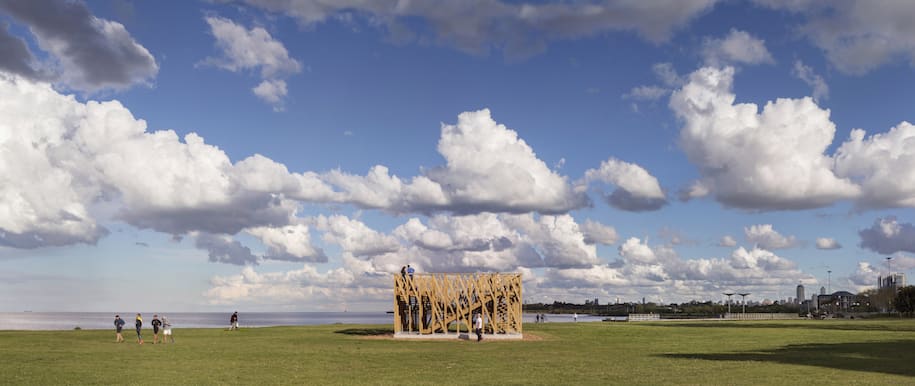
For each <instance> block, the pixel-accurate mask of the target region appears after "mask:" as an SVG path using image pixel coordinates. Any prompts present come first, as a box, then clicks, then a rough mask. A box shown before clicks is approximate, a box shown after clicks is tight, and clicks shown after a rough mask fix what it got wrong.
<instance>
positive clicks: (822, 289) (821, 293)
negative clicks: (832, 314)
mask: <svg viewBox="0 0 915 386" xmlns="http://www.w3.org/2000/svg"><path fill="white" fill-rule="evenodd" d="M820 295H826V287H820Z"/></svg>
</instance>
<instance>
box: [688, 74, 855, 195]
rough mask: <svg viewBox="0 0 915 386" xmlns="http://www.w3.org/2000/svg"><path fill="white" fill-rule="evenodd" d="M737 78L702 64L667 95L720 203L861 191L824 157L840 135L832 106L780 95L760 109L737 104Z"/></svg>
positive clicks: (695, 159)
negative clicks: (831, 116)
mask: <svg viewBox="0 0 915 386" xmlns="http://www.w3.org/2000/svg"><path fill="white" fill-rule="evenodd" d="M733 78H734V69H733V68H731V67H726V68H723V69H719V68H712V67H705V68H701V69H699V70H697V71H696V72H694V73H693V74H692V75H690V78H689V82H688V83H687V84H686V85H684V86H683V88H682V89H680V90H678V91H676V92H674V94H673V95H672V96H671V100H670V106H671V108H672V109H673V110H674V112H675V113H676V115H677V116H678V117H679V118H680V119H681V120H682V121H683V128H682V129H681V131H680V147H681V148H682V149H683V150H684V151H685V152H686V155H687V156H688V158H689V160H690V162H692V163H693V164H694V165H696V166H697V167H699V171H700V173H701V174H702V176H703V179H702V181H701V183H702V186H704V187H706V188H708V190H709V191H710V192H711V193H712V194H714V196H715V198H716V199H717V200H718V201H720V202H722V203H724V204H725V205H728V206H733V207H738V208H746V209H767V210H779V209H804V208H816V207H822V206H826V205H830V204H832V203H833V202H835V201H837V200H840V199H850V198H855V197H857V196H858V195H859V194H860V188H859V187H858V186H857V185H855V184H854V183H853V182H852V181H849V180H848V179H845V178H841V177H840V176H837V175H836V173H834V172H833V170H832V159H831V158H830V157H828V156H826V155H824V151H825V150H826V148H827V147H828V146H829V145H830V143H831V142H832V140H833V137H834V135H835V125H834V124H833V123H832V122H831V121H830V120H829V111H827V110H823V109H820V108H819V107H817V105H816V104H815V103H814V102H813V100H812V99H810V98H803V99H778V100H776V101H774V102H768V103H766V105H765V106H764V107H763V109H762V111H759V109H758V107H757V106H756V105H755V104H752V103H740V104H735V103H734V99H735V95H734V94H733V92H732V82H733Z"/></svg>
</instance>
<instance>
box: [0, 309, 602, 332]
mask: <svg viewBox="0 0 915 386" xmlns="http://www.w3.org/2000/svg"><path fill="white" fill-rule="evenodd" d="M117 314H119V313H117V312H0V330H72V329H74V328H76V327H77V326H78V327H79V328H81V329H90V330H100V329H114V315H117ZM142 314H143V328H151V327H150V324H149V323H150V322H151V321H152V318H153V315H154V314H158V315H159V317H160V318H161V317H162V316H163V315H164V316H167V317H168V321H169V323H171V324H172V327H173V328H175V329H178V328H225V327H228V326H229V316H231V315H232V314H231V313H225V312H166V313H152V312H142ZM120 315H121V319H124V321H125V322H127V324H126V325H125V326H124V329H125V330H128V331H129V330H130V329H131V328H133V323H134V318H135V317H136V313H133V312H127V313H120ZM603 318H604V317H601V316H590V315H583V314H579V315H578V322H599V321H601V320H603ZM238 321H239V325H241V327H244V328H251V327H271V326H303V325H317V324H341V323H342V324H391V325H393V324H394V315H393V314H387V313H384V312H239V313H238ZM522 321H523V322H524V323H534V314H524V316H523V318H522ZM574 321H575V320H574V319H573V317H572V315H568V314H562V315H554V314H547V315H546V322H547V323H567V322H574Z"/></svg>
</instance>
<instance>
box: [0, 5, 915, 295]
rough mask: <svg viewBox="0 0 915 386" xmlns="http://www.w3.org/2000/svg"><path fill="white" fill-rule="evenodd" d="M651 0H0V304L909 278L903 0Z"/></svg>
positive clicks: (911, 194)
mask: <svg viewBox="0 0 915 386" xmlns="http://www.w3.org/2000/svg"><path fill="white" fill-rule="evenodd" d="M669 3H671V2H668V1H657V2H626V1H611V2H598V1H593V2H592V1H582V2H559V3H553V2H534V3H526V2H523V1H522V2H503V1H498V0H484V1H479V2H463V1H456V2H448V1H445V2H428V1H413V2H394V1H390V2H387V1H379V2H371V3H368V4H363V3H361V2H358V1H354V2H347V1H342V2H332V3H328V4H325V3H324V2H320V1H261V0H247V1H217V2H193V1H188V2H184V1H180V2H179V1H174V2H156V3H150V2H132V1H125V0H118V1H115V0H112V1H97V2H91V3H83V2H60V1H34V2H27V3H25V2H15V1H6V0H0V27H2V28H0V52H2V55H0V57H2V58H3V59H0V94H2V96H0V101H2V102H0V278H2V280H0V290H2V291H3V292H4V293H8V294H14V295H15V296H6V297H3V298H2V299H0V310H5V311H19V310H36V311H38V310H49V311H53V310H64V311H108V310H125V311H129V310H132V309H137V310H139V309H142V310H150V309H159V310H163V311H193V310H225V309H247V310H306V311H308V310H314V311H323V310H330V311H337V310H342V309H350V310H355V309H365V310H385V309H388V308H389V307H390V305H389V303H390V286H391V279H390V278H391V275H392V274H394V273H396V272H398V271H399V270H400V267H402V266H403V265H406V264H411V265H414V266H416V267H417V268H418V270H419V271H420V272H486V271H503V272H521V273H523V275H524V280H525V300H526V301H530V302H539V301H548V302H552V301H554V300H560V301H571V302H583V301H584V300H585V299H593V298H599V299H600V300H601V301H602V302H608V301H615V300H616V299H619V300H621V301H635V300H641V299H642V298H645V299H646V300H650V301H663V302H668V301H671V302H679V301H689V300H707V299H711V300H716V301H717V300H721V299H722V298H723V296H722V295H721V293H722V292H734V291H739V292H751V293H753V295H752V297H751V299H754V300H757V301H762V300H764V299H769V300H780V299H785V298H788V297H790V296H794V288H795V286H796V285H797V284H799V283H802V284H804V285H805V286H806V287H807V288H808V290H807V293H808V294H810V293H813V291H814V289H816V288H819V287H821V286H827V281H828V282H829V283H828V286H829V287H830V289H832V290H849V291H853V292H854V291H861V290H865V289H867V288H869V287H873V286H874V285H875V283H876V280H877V276H878V275H884V274H886V272H887V271H888V270H893V271H899V272H905V273H906V274H909V275H911V272H912V269H913V268H915V257H913V254H915V226H913V225H912V224H913V222H915V218H913V217H915V216H913V214H915V213H913V210H912V208H913V207H915V171H913V169H912V168H911V165H912V164H913V163H915V126H912V125H911V124H909V123H908V122H911V121H913V120H915V117H913V116H912V110H911V106H912V105H913V99H915V94H913V92H912V91H911V85H912V84H915V72H913V69H912V58H913V57H915V38H913V37H912V36H915V31H912V29H913V28H915V27H912V26H911V25H910V23H909V22H908V20H911V18H912V17H915V7H912V6H911V5H908V4H905V3H895V2H885V3H880V6H877V7H874V6H868V5H866V4H864V3H861V2H854V1H838V2H832V3H829V4H820V3H819V2H812V1H809V2H808V1H779V0H757V1H727V2H718V1H714V0H694V1H692V0H691V1H676V2H673V3H674V4H675V5H676V6H672V5H671V4H669ZM887 257H891V258H892V260H891V261H890V262H889V264H888V262H887V259H886V258H887ZM829 271H831V273H830V274H827V272H829ZM827 276H828V277H827Z"/></svg>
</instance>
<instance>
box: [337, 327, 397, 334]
mask: <svg viewBox="0 0 915 386" xmlns="http://www.w3.org/2000/svg"><path fill="white" fill-rule="evenodd" d="M334 333H337V334H345V335H359V336H380V335H393V334H394V330H393V329H390V328H347V329H345V330H337V331H334Z"/></svg>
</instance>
